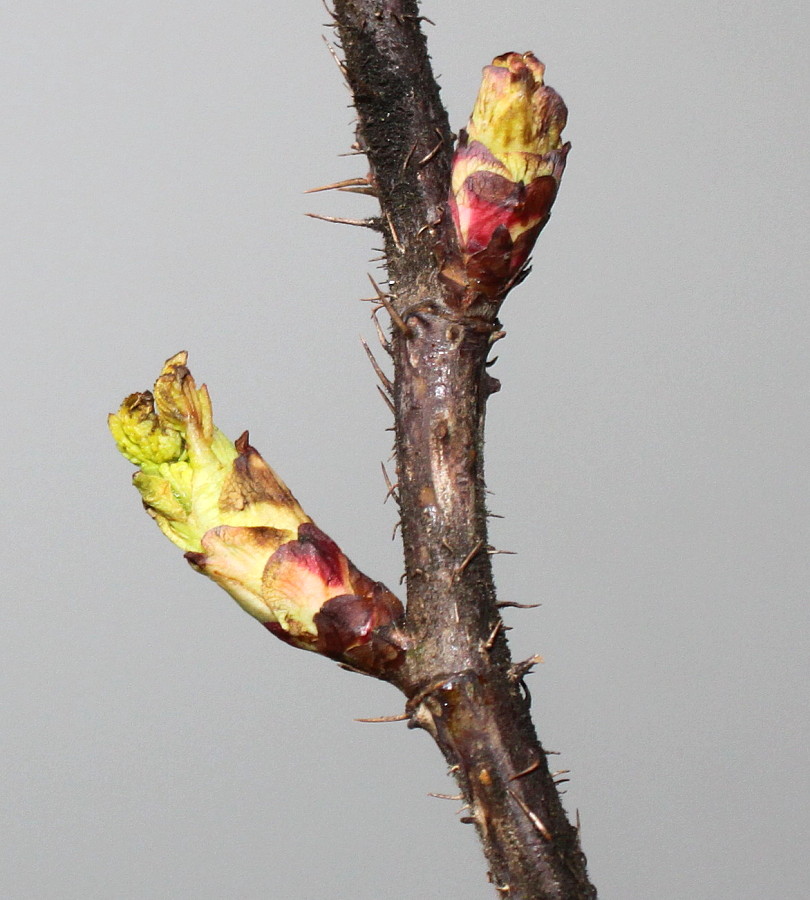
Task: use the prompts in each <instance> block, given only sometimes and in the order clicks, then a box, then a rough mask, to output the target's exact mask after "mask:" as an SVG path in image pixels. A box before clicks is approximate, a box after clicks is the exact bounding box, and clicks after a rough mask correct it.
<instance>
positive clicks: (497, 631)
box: [484, 619, 503, 650]
mask: <svg viewBox="0 0 810 900" xmlns="http://www.w3.org/2000/svg"><path fill="white" fill-rule="evenodd" d="M502 628H503V619H498V621H497V622H496V623H495V627H494V628H493V629H492V631H491V632H490V633H489V637H488V638H487V639H486V641H484V650H491V649H492V648H493V647H494V646H495V638H496V637H498V635H499V634H500V631H501V629H502Z"/></svg>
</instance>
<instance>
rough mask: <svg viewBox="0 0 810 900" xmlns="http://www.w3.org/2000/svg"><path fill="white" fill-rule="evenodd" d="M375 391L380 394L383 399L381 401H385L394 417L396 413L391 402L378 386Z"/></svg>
mask: <svg viewBox="0 0 810 900" xmlns="http://www.w3.org/2000/svg"><path fill="white" fill-rule="evenodd" d="M377 390H378V391H379V392H380V396H381V397H382V398H383V400H385V405H386V406H387V407H388V408H389V409H390V410H391V413H392V414H393V415H396V414H397V411H396V409H395V408H394V404H393V403H392V402H391V398H390V397H389V396H388V394H386V393H385V391H384V390H383V389H382V388H381V387H380V386H379V385H377Z"/></svg>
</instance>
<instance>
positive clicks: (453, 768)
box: [447, 763, 461, 775]
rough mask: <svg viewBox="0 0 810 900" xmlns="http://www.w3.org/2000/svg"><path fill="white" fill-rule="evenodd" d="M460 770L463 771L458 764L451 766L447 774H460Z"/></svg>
mask: <svg viewBox="0 0 810 900" xmlns="http://www.w3.org/2000/svg"><path fill="white" fill-rule="evenodd" d="M460 770H461V766H460V765H459V764H458V763H456V764H455V765H452V766H450V768H449V769H448V770H447V774H448V775H452V773H453V772H458V771H460Z"/></svg>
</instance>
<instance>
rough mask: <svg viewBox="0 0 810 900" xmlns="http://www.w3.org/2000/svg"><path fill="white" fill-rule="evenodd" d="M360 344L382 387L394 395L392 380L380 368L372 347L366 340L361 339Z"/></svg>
mask: <svg viewBox="0 0 810 900" xmlns="http://www.w3.org/2000/svg"><path fill="white" fill-rule="evenodd" d="M360 343H361V344H362V345H363V349H364V350H365V351H366V356H368V358H369V361H370V362H371V366H372V368H373V369H374V371H375V372H376V373H377V378H379V379H380V381H381V382H382V386H383V387H384V388H385V389H386V390H387V391H388V393H389V394H391V395H393V393H394V385H393V383H392V381H391V379H390V378H389V377H388V376H387V375H386V374H385V372H383V370H382V369H381V368H380V364H379V363H378V362H377V360H376V359H375V358H374V354H373V353H372V352H371V347H369V345H368V344H367V343H366V341H365V338H362V337H361V338H360Z"/></svg>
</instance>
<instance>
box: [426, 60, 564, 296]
mask: <svg viewBox="0 0 810 900" xmlns="http://www.w3.org/2000/svg"><path fill="white" fill-rule="evenodd" d="M544 72H545V66H544V65H543V64H542V63H541V62H540V61H539V60H538V59H536V58H535V56H534V55H533V54H532V53H523V54H520V53H505V54H504V55H503V56H498V57H496V58H495V59H494V60H493V61H492V65H490V66H486V67H485V68H484V74H483V80H482V82H481V88H480V90H479V92H478V98H477V100H476V102H475V108H474V109H473V112H472V116H471V117H470V121H469V123H468V125H467V129H466V131H465V130H463V129H462V131H461V134H460V136H459V143H458V147H457V149H456V152H455V156H454V157H453V166H452V174H451V187H450V199H449V205H450V211H451V214H452V217H453V223H454V225H455V228H456V235H457V239H458V245H459V250H460V254H461V259H460V261H454V262H448V263H446V264H445V267H444V271H443V274H444V277H445V279H446V280H447V281H449V282H450V283H452V284H456V285H457V286H458V287H459V288H462V289H463V290H464V291H465V292H466V293H468V294H469V293H472V294H473V296H475V295H478V294H483V295H484V296H486V297H488V298H490V299H493V300H501V299H503V297H504V295H505V294H506V293H507V291H508V290H509V289H510V288H511V287H513V286H514V285H515V284H516V283H517V282H518V281H519V280H520V279H521V276H522V275H523V274H525V265H526V262H527V260H528V258H529V254H530V253H531V251H532V248H533V247H534V242H535V240H536V239H537V236H538V234H540V231H541V230H542V229H543V226H544V225H545V224H546V222H547V221H548V219H549V214H550V211H551V206H552V204H553V203H554V198H555V197H556V195H557V188H558V187H559V184H560V179H561V178H562V173H563V170H564V169H565V157H566V155H567V153H568V150H569V148H570V146H571V145H570V144H563V143H562V139H561V137H560V134H561V132H562V130H563V128H564V127H565V122H566V118H567V115H568V111H567V109H566V107H565V104H564V103H563V100H562V98H561V97H560V95H559V94H557V92H556V91H554V90H553V89H552V88H550V87H547V86H546V85H545V84H544V83H543V74H544Z"/></svg>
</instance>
